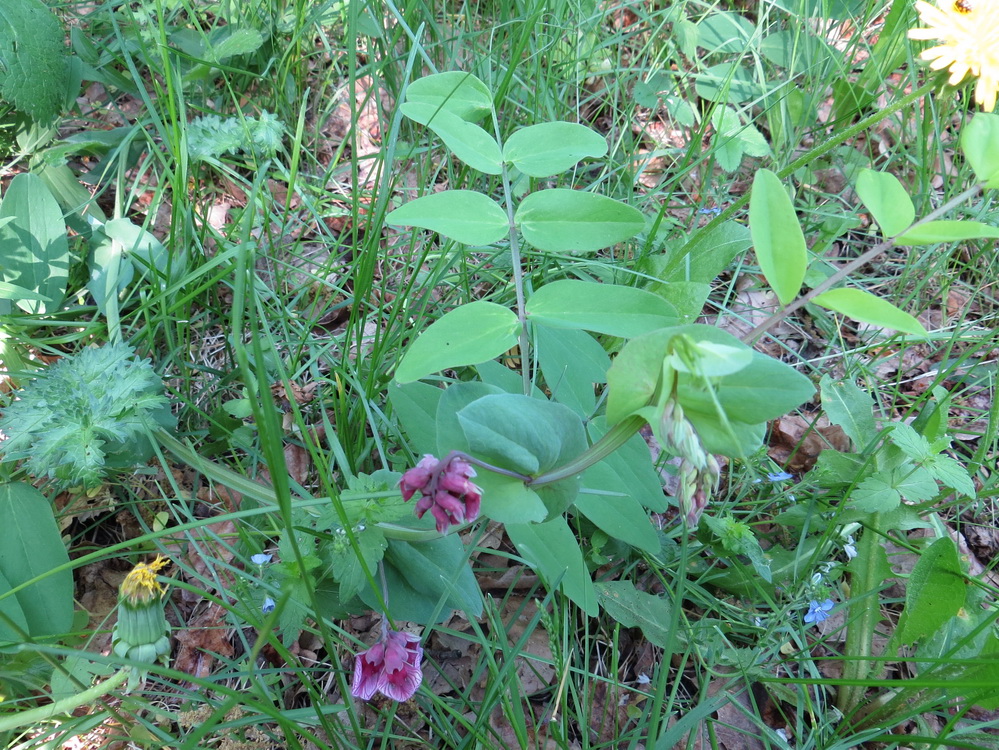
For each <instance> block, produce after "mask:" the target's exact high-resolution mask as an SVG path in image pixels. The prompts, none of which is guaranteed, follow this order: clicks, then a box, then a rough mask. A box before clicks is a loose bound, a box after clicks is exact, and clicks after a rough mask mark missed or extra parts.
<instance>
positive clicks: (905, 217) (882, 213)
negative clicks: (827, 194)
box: [857, 169, 916, 237]
mask: <svg viewBox="0 0 999 750" xmlns="http://www.w3.org/2000/svg"><path fill="white" fill-rule="evenodd" d="M857 195H859V196H860V200H862V201H863V202H864V205H865V206H867V210H869V211H870V212H871V215H873V216H874V220H875V221H876V222H877V223H878V226H879V227H881V233H882V234H883V235H884V236H885V237H894V236H895V235H896V234H898V233H899V232H903V231H905V230H906V229H908V228H909V226H911V224H912V222H913V220H915V218H916V207H915V206H913V205H912V198H910V197H909V191H907V190H906V189H905V188H904V187H902V183H901V182H899V180H898V178H897V177H896V176H895V175H893V174H889V173H888V172H875V171H874V170H873V169H861V170H860V176H859V177H858V178H857Z"/></svg>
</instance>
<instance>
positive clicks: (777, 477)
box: [767, 471, 794, 482]
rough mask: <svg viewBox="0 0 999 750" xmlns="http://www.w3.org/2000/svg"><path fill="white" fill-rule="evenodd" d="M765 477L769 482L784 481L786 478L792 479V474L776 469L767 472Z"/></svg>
mask: <svg viewBox="0 0 999 750" xmlns="http://www.w3.org/2000/svg"><path fill="white" fill-rule="evenodd" d="M767 479H769V480H770V481H771V482H786V481H787V480H788V479H794V474H788V473H787V472H786V471H777V472H771V473H768V474H767Z"/></svg>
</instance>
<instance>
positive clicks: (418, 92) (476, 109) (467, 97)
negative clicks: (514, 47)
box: [406, 70, 493, 122]
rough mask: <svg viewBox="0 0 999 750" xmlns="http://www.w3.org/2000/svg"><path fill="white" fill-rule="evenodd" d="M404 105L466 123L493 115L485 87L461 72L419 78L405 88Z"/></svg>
mask: <svg viewBox="0 0 999 750" xmlns="http://www.w3.org/2000/svg"><path fill="white" fill-rule="evenodd" d="M406 101H407V102H420V103H422V104H430V105H432V106H433V107H434V109H446V110H447V111H448V112H450V113H451V114H453V115H457V116H458V117H460V118H461V119H462V120H468V121H469V122H478V121H479V120H481V119H482V118H484V117H485V116H486V115H488V114H489V113H490V112H492V111H493V97H492V94H490V93H489V88H488V87H487V86H486V84H484V83H483V82H482V81H480V80H479V79H478V78H476V77H475V76H473V75H472V74H471V73H465V72H462V71H460V70H452V71H449V72H447V73H436V74H434V75H429V76H424V77H423V78H418V79H417V80H415V81H413V82H412V83H411V84H409V86H408V87H407V88H406Z"/></svg>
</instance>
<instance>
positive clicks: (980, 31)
mask: <svg viewBox="0 0 999 750" xmlns="http://www.w3.org/2000/svg"><path fill="white" fill-rule="evenodd" d="M916 10H917V11H919V18H920V20H921V21H922V22H923V23H924V24H926V27H927V28H920V29H912V30H910V31H909V38H910V39H935V40H938V41H939V42H940V44H938V45H937V46H936V47H930V48H929V49H927V50H924V51H923V53H922V54H921V55H920V57H922V59H924V60H929V61H930V67H931V68H933V70H943V69H944V68H948V69H949V70H950V78H949V81H948V82H949V83H950V85H951V86H956V85H957V84H959V83H960V82H961V81H963V80H964V78H965V77H966V76H967V75H968V74H969V73H970V74H971V75H972V76H974V77H975V78H977V79H978V83H977V85H976V86H975V101H976V102H978V104H980V105H981V107H982V109H984V110H985V111H986V112H991V111H992V110H993V109H995V106H996V93H997V92H999V0H938V2H937V4H936V5H934V4H933V3H929V2H925V0H919V1H918V2H917V3H916Z"/></svg>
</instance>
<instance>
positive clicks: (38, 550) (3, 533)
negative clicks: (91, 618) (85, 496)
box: [0, 482, 73, 641]
mask: <svg viewBox="0 0 999 750" xmlns="http://www.w3.org/2000/svg"><path fill="white" fill-rule="evenodd" d="M68 563H69V554H68V553H67V552H66V547H65V545H64V544H63V543H62V537H61V536H60V534H59V529H58V527H57V526H56V523H55V519H54V517H53V516H52V506H51V504H50V503H49V501H48V500H47V499H46V498H45V496H44V495H42V493H40V492H39V491H38V490H36V489H35V488H34V487H32V486H31V485H28V484H23V483H20V482H17V483H7V484H0V573H2V575H3V578H4V579H6V582H7V584H9V586H10V587H11V588H16V587H18V586H20V585H21V584H23V583H26V582H27V581H30V580H32V579H34V578H37V577H39V576H43V578H42V579H41V580H39V581H38V582H37V583H33V584H31V585H30V586H28V587H26V588H23V589H21V590H20V591H18V592H17V593H16V594H14V598H15V599H16V600H17V602H18V604H19V606H20V609H21V611H22V612H23V614H24V624H25V626H26V628H25V629H26V630H27V632H28V635H29V636H31V637H33V638H43V637H46V636H53V635H63V634H66V633H69V632H70V630H71V629H72V625H73V574H72V571H70V570H69V568H66V569H65V570H60V571H58V572H55V569H56V568H59V567H61V566H63V565H67V564H68ZM0 583H2V582H0ZM11 588H6V589H0V595H2V594H5V593H7V592H8V591H10V590H11ZM0 609H3V610H4V611H8V610H7V609H5V608H3V607H0ZM14 614H15V617H16V612H14ZM5 631H6V628H3V627H0V633H2V632H5ZM12 640H16V641H20V640H21V639H20V638H15V639H12Z"/></svg>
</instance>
